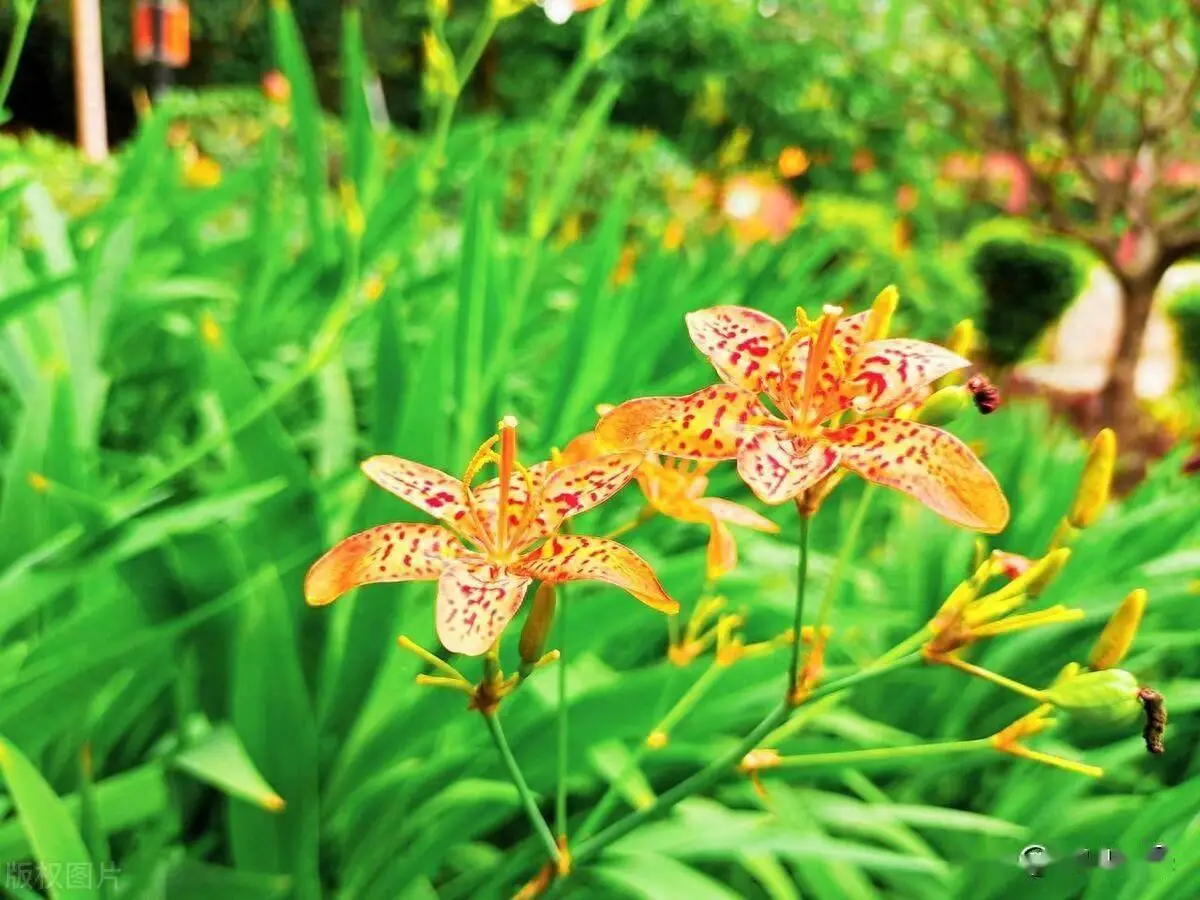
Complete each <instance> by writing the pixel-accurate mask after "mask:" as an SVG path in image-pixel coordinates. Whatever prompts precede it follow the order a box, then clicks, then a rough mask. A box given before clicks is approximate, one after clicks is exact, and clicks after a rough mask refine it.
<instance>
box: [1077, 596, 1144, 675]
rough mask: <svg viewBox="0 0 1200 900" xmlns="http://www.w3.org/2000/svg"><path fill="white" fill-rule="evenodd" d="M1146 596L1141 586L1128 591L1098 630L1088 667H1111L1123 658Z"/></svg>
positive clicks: (1135, 630)
mask: <svg viewBox="0 0 1200 900" xmlns="http://www.w3.org/2000/svg"><path fill="white" fill-rule="evenodd" d="M1146 597H1147V595H1146V591H1145V590H1144V589H1142V588H1136V589H1135V590H1132V591H1130V592H1129V596H1128V597H1126V598H1125V599H1124V600H1123V601H1122V603H1121V605H1120V606H1118V607H1117V611H1116V612H1115V613H1113V615H1112V618H1111V619H1109V620H1108V624H1107V625H1105V626H1104V631H1102V632H1100V637H1099V638H1098V639H1097V640H1096V646H1094V647H1093V648H1092V655H1091V656H1090V657H1089V658H1088V667H1089V668H1092V669H1111V668H1112V667H1113V666H1115V665H1118V664H1119V663H1120V662H1121V660H1123V659H1124V658H1125V654H1126V653H1128V652H1129V647H1130V646H1131V645H1132V644H1133V638H1134V636H1135V635H1136V634H1137V630H1138V625H1140V624H1141V622H1142V613H1144V612H1145V611H1146Z"/></svg>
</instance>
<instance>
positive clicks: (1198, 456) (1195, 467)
mask: <svg viewBox="0 0 1200 900" xmlns="http://www.w3.org/2000/svg"><path fill="white" fill-rule="evenodd" d="M1197 472H1200V452H1197V453H1193V454H1192V455H1191V456H1189V457H1188V458H1187V459H1185V460H1184V461H1183V474H1184V475H1195V474H1196V473H1197Z"/></svg>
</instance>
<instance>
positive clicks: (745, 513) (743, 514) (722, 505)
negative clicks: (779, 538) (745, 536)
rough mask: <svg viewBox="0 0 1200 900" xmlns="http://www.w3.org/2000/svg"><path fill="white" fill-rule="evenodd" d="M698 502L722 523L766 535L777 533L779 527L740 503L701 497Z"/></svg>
mask: <svg viewBox="0 0 1200 900" xmlns="http://www.w3.org/2000/svg"><path fill="white" fill-rule="evenodd" d="M699 502H700V503H701V504H703V505H704V506H706V507H708V510H709V511H710V512H711V513H712V514H713V515H714V516H715V517H716V518H717V519H719V520H720V521H722V522H727V523H728V524H730V525H741V526H742V527H743V528H753V529H754V530H755V531H765V532H767V533H768V534H777V533H778V532H779V526H778V525H776V524H775V523H774V522H772V521H771V520H770V519H768V518H767V517H766V516H763V515H760V514H759V513H756V512H755V511H754V510H752V509H750V508H749V507H746V506H742V504H740V503H734V502H733V501H732V500H724V499H722V498H720V497H703V498H701V500H700V501H699Z"/></svg>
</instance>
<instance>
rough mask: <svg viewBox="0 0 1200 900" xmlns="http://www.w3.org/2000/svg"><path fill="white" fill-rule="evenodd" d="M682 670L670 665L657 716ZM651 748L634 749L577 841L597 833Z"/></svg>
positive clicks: (601, 798)
mask: <svg viewBox="0 0 1200 900" xmlns="http://www.w3.org/2000/svg"><path fill="white" fill-rule="evenodd" d="M668 621H674V619H673V618H672V619H669V620H668ZM680 671H681V670H680V669H679V668H678V667H676V666H674V665H672V666H671V667H670V671H669V672H668V674H667V677H666V679H665V680H664V681H663V687H662V693H661V694H660V695H659V698H658V704H657V709H656V710H655V714H656V718H658V717H659V716H660V714H661V713H662V709H663V707H664V706H666V705H667V698H668V697H670V695H671V687H672V686H673V685H674V684H675V679H676V677H678V675H679V672H680ZM670 714H671V713H670V712H667V714H666V715H668V716H669V715H670ZM649 750H650V748H649V747H648V746H647V744H646V742H645V741H642V742H641V743H639V744H638V747H637V750H635V751H634V753H633V756H632V758H631V759H630V760H629V763H628V765H626V766H625V768H624V769H622V770H621V774H620V775H619V776H618V777H617V778H616V779H614V780H613V781H611V782H609V784H608V788H607V789H606V790H605V791H604V793H603V794H601V796H600V799H599V800H598V801H597V802H596V805H595V806H594V807H592V811H591V812H590V813H588V816H587V818H586V819H584V820H583V824H582V825H580V826H579V829H578V830H577V831H576V832H575V839H576V841H586V840H587V839H588V838H589V837H591V836H592V835H593V834H594V833H595V831H596V829H597V828H598V827H600V826H601V825H603V824H604V819H605V818H606V817H607V816H608V814H609V813H610V812H612V808H613V806H615V805H616V802H617V800H618V799H619V796H620V795H619V793H618V791H617V785H618V784H619V783H620V782H622V781H624V780H625V779H626V778H627V777H628V776H629V774H630V773H631V772H633V770H634V769H636V768H637V767H638V766H639V765H640V764H641V762H642V760H643V759H644V758H645V756H646V754H647V753H648V752H649Z"/></svg>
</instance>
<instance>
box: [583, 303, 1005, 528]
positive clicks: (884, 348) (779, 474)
mask: <svg viewBox="0 0 1200 900" xmlns="http://www.w3.org/2000/svg"><path fill="white" fill-rule="evenodd" d="M871 316H872V313H871V312H870V311H867V312H862V313H858V314H856V315H852V316H843V315H842V310H841V309H840V308H839V307H836V306H826V307H825V312H824V315H823V316H822V317H821V318H820V319H819V320H818V321H816V322H812V323H810V322H809V321H808V319H807V317H806V316H805V315H804V311H803V310H797V321H798V325H797V327H796V328H795V329H793V330H792V331H791V332H788V331H787V330H786V329H785V328H784V326H783V325H782V324H780V323H779V322H778V321H776V320H775V319H773V318H772V317H771V316H769V315H767V314H766V313H762V312H759V311H758V310H754V309H747V308H745V307H740V306H718V307H713V308H712V309H705V310H700V311H698V312H693V313H689V314H688V316H687V325H688V331H689V333H690V334H691V338H692V341H693V343H695V345H696V346H697V347H698V348H699V349H700V351H701V352H702V353H703V354H704V355H705V356H707V357H708V359H709V361H710V362H711V363H712V364H713V366H714V368H716V370H717V373H718V374H719V375H720V376H721V379H722V383H721V384H717V385H714V386H712V387H708V388H704V389H702V390H699V391H696V392H695V393H693V394H689V395H687V396H684V397H647V398H642V399H638V400H630V401H628V402H626V403H623V404H621V405H620V406H618V407H617V408H616V409H614V410H612V411H611V412H609V413H608V414H607V415H605V416H604V417H602V418H601V420H600V423H599V425H598V426H597V428H596V434H597V436H598V437H599V438H600V440H602V441H603V442H604V443H605V444H607V445H608V446H613V447H636V448H638V449H643V450H649V451H655V452H659V453H664V454H667V455H670V456H679V457H683V458H687V459H700V460H718V459H731V458H736V459H737V467H738V473H739V474H740V475H741V476H742V478H743V480H745V482H746V483H747V484H748V485H749V486H750V488H751V490H753V491H754V493H755V494H756V495H757V496H758V497H759V499H761V500H762V501H763V502H765V503H773V504H775V503H783V502H784V501H786V500H789V499H792V498H795V497H798V496H800V495H801V494H802V493H803V492H805V491H806V490H808V489H809V488H811V487H813V486H814V485H816V484H818V483H819V482H820V481H821V480H822V479H823V478H825V477H826V476H828V475H829V474H830V473H832V472H834V471H835V470H836V469H837V468H838V467H839V466H840V467H843V468H845V469H848V470H849V471H851V472H854V473H856V474H858V475H860V476H861V477H863V478H865V479H867V480H868V481H873V482H875V483H877V484H881V485H884V486H886V487H890V488H895V489H896V490H900V491H903V492H905V493H907V494H910V495H912V496H913V497H915V498H916V499H918V500H920V501H921V502H922V503H924V504H925V505H926V506H928V507H929V508H930V509H932V510H933V511H934V512H936V513H938V514H939V515H941V516H943V517H944V518H946V519H948V520H949V521H951V522H953V523H955V524H956V525H962V526H964V527H967V528H972V529H975V530H977V531H983V532H988V533H994V532H998V531H1001V530H1003V528H1004V527H1005V525H1007V524H1008V514H1009V513H1008V501H1007V500H1005V498H1004V494H1003V493H1002V492H1001V490H1000V487H999V485H998V484H997V483H996V479H995V478H994V477H993V476H992V474H991V473H990V472H989V471H988V470H987V469H986V468H985V467H984V465H983V464H982V463H981V462H980V461H979V459H978V458H977V457H976V456H975V454H974V453H972V452H971V450H970V449H969V448H968V447H967V446H966V445H965V444H964V443H963V442H962V441H960V440H959V439H958V438H956V437H954V436H953V435H951V434H949V433H947V432H945V431H942V430H941V429H939V428H935V427H933V426H930V425H923V424H920V423H918V422H913V421H908V420H905V419H899V418H889V417H887V414H888V413H889V412H890V411H893V410H895V409H896V408H897V407H899V406H901V405H903V404H906V403H912V402H913V401H914V400H916V399H917V398H919V397H920V396H921V393H922V392H923V391H924V390H925V389H926V388H927V386H928V385H930V384H931V383H932V382H934V381H936V380H937V379H938V378H941V377H942V376H944V375H946V374H947V373H948V372H953V371H955V370H957V369H960V368H962V367H963V366H966V365H968V364H969V363H968V361H967V360H965V359H963V358H962V357H961V356H959V355H957V354H955V353H951V352H950V351H949V350H946V349H945V348H943V347H939V346H937V345H935V344H929V343H926V342H924V341H917V340H909V339H903V338H893V339H887V340H872V339H871V337H872V333H874V332H875V325H874V324H873V321H872V319H871ZM869 332H870V333H869ZM760 393H762V394H766V396H767V397H768V399H769V400H770V401H771V403H772V404H773V406H774V408H775V409H776V410H778V414H776V413H774V412H772V411H770V410H768V408H767V407H766V406H765V405H764V404H763V403H762V402H761V401H760V399H759V394H760ZM849 411H853V412H856V413H858V414H860V415H864V416H866V417H864V418H860V419H858V420H857V421H852V422H848V423H846V424H840V425H839V424H836V422H837V421H838V420H840V419H841V417H842V416H843V414H845V413H847V412H849ZM872 414H874V415H873V416H872Z"/></svg>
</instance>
